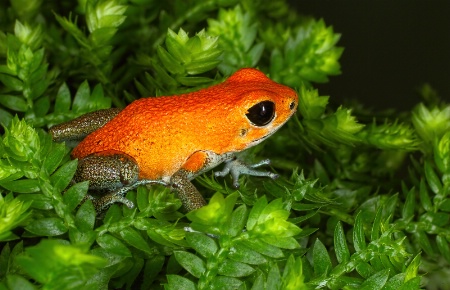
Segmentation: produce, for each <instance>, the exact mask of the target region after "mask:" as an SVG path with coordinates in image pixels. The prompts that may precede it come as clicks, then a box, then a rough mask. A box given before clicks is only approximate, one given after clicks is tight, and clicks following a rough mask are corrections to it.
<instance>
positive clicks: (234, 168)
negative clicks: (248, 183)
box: [214, 158, 278, 188]
mask: <svg viewBox="0 0 450 290" xmlns="http://www.w3.org/2000/svg"><path fill="white" fill-rule="evenodd" d="M268 164H270V160H269V159H265V160H263V161H261V162H258V163H255V164H246V163H244V162H242V161H240V160H239V159H237V158H234V159H231V160H229V161H226V163H225V166H224V168H223V169H222V171H219V172H215V173H214V175H215V176H225V175H227V174H231V177H232V178H233V186H234V187H235V188H238V187H239V175H241V174H247V175H252V176H267V177H270V178H272V179H275V178H277V177H278V174H275V173H272V172H269V171H258V170H255V168H258V167H260V166H262V165H268Z"/></svg>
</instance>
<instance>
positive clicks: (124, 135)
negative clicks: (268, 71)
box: [49, 68, 298, 211]
mask: <svg viewBox="0 0 450 290" xmlns="http://www.w3.org/2000/svg"><path fill="white" fill-rule="evenodd" d="M297 102H298V97H297V94H296V92H295V91H294V90H292V89H290V88H288V87H286V86H283V85H280V84H277V83H275V82H274V81H272V80H270V79H269V78H267V77H266V76H265V75H264V74H263V73H262V72H260V71H258V70H256V69H251V68H246V69H241V70H239V71H237V72H236V73H234V74H233V75H232V76H231V77H230V78H228V79H227V80H226V81H224V82H223V83H221V84H218V85H215V86H212V87H209V88H206V89H202V90H199V91H197V92H192V93H187V94H182V95H177V96H168V97H158V98H142V99H139V100H136V101H134V102H133V103H131V104H130V105H128V106H127V107H126V108H125V109H123V110H119V109H106V110H100V111H96V112H93V113H88V114H85V115H83V116H81V117H78V118H76V119H74V120H72V121H69V122H66V123H63V124H60V125H56V126H53V127H52V128H50V130H49V131H50V133H51V134H52V136H53V139H54V140H55V141H81V140H82V141H81V142H80V143H79V144H78V145H77V146H76V147H75V149H74V150H73V151H72V158H78V160H79V163H78V168H77V171H76V174H75V176H74V181H75V182H80V181H84V180H88V181H89V189H90V190H92V191H102V192H106V194H103V195H102V196H101V197H99V198H93V197H91V196H89V198H90V199H92V201H93V203H94V206H95V207H96V209H97V211H101V210H103V209H105V208H107V207H108V206H109V205H111V204H112V203H114V202H122V203H125V204H126V205H127V206H129V207H132V206H133V203H132V202H130V201H129V200H128V199H126V198H125V197H124V195H125V193H126V192H127V191H129V190H131V189H133V188H135V187H137V186H138V185H141V184H162V185H165V186H169V187H171V188H173V189H174V190H175V191H176V192H177V193H178V196H179V198H180V199H181V201H182V203H183V205H184V207H185V209H186V210H188V211H190V210H193V209H197V208H200V207H202V206H203V205H205V200H204V199H203V197H202V196H201V195H200V193H199V192H198V191H197V189H196V188H195V187H194V186H193V185H192V183H191V182H190V180H192V179H193V178H195V177H196V176H198V175H199V174H202V173H203V172H205V171H207V170H210V169H211V168H213V167H215V166H217V165H219V164H220V163H222V162H225V163H226V164H225V167H224V169H223V170H222V171H220V172H216V173H215V175H216V176H225V175H226V174H228V173H230V174H231V175H232V177H233V185H234V186H235V187H238V186H239V184H238V177H239V175H240V174H249V175H254V176H268V177H270V178H276V177H277V175H276V174H274V173H270V172H261V171H257V170H255V169H254V168H255V167H258V166H260V165H263V164H268V163H269V161H268V160H264V161H262V162H260V163H258V164H253V165H246V164H244V163H242V162H241V161H239V160H237V159H236V158H235V154H236V153H237V152H240V151H242V150H244V149H246V148H249V147H251V146H254V145H256V144H258V143H260V142H262V141H263V140H264V139H266V138H267V137H269V136H270V135H272V134H273V133H274V132H275V131H277V130H278V129H279V128H280V127H281V126H282V125H283V124H284V123H285V122H286V121H287V120H288V119H289V118H290V117H291V116H292V115H293V114H294V112H295V111H296V108H297Z"/></svg>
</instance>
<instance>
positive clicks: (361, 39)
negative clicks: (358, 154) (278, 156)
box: [289, 0, 450, 110]
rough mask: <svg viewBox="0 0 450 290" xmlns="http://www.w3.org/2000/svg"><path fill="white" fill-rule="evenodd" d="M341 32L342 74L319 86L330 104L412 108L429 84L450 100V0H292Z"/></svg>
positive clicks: (294, 4) (445, 98)
mask: <svg viewBox="0 0 450 290" xmlns="http://www.w3.org/2000/svg"><path fill="white" fill-rule="evenodd" d="M289 2H290V3H291V5H292V7H295V9H296V10H297V11H298V12H299V13H301V14H305V15H310V16H314V17H315V18H317V19H319V18H323V19H324V20H325V23H326V24H327V25H331V26H333V28H334V31H335V32H337V33H341V34H342V36H341V40H340V41H339V42H338V45H339V46H343V47H345V50H344V53H343V55H342V57H341V59H340V63H341V70H342V74H341V75H340V76H335V77H331V78H330V82H329V83H327V84H320V85H315V87H317V88H318V89H319V94H320V95H329V96H330V97H331V101H333V102H335V103H340V102H342V100H343V99H358V100H359V101H360V102H362V103H363V104H365V105H368V106H369V107H372V108H374V109H386V108H392V107H394V108H398V109H401V110H407V109H411V108H412V107H413V106H414V105H415V104H417V103H418V102H419V101H420V98H419V94H418V88H419V87H420V86H421V85H422V84H423V83H425V82H427V83H429V84H431V86H432V87H433V88H434V89H435V90H437V92H438V93H439V95H440V96H441V97H442V98H443V99H444V100H446V101H450V1H447V0H441V1H435V0H422V1H415V0H382V1H381V0H374V1H364V0H345V1H344V0H329V1H325V0H308V1H306V0H297V1H295V0H291V1H289Z"/></svg>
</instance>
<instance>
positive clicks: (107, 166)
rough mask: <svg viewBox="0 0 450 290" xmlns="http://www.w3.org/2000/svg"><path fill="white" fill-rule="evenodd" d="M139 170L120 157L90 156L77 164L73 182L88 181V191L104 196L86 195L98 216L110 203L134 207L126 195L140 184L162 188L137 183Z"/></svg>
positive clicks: (129, 158) (150, 182)
mask: <svg viewBox="0 0 450 290" xmlns="http://www.w3.org/2000/svg"><path fill="white" fill-rule="evenodd" d="M138 177H139V166H138V165H137V163H136V161H135V160H134V159H133V158H132V157H130V156H128V155H126V154H123V153H116V152H102V153H95V154H91V155H89V156H87V157H85V158H83V159H80V160H79V161H78V168H77V171H76V173H75V176H74V178H73V179H74V181H75V182H81V181H86V180H87V181H89V190H90V191H97V192H99V193H104V192H106V194H103V195H101V196H99V197H93V196H92V195H88V196H87V197H86V198H88V199H90V200H92V203H93V204H94V207H95V209H96V211H97V212H102V211H104V210H105V209H107V208H108V207H109V206H110V205H112V204H113V203H117V202H120V203H123V204H125V205H126V206H128V207H129V208H132V207H134V204H133V203H132V202H131V201H130V200H128V199H127V198H125V194H126V193H127V192H128V191H130V190H132V189H134V188H136V187H138V186H139V185H143V184H162V185H167V184H166V183H165V182H163V181H159V180H138Z"/></svg>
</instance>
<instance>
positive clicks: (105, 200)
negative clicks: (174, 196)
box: [86, 179, 167, 213]
mask: <svg viewBox="0 0 450 290" xmlns="http://www.w3.org/2000/svg"><path fill="white" fill-rule="evenodd" d="M146 184H160V185H164V186H167V183H165V182H163V181H161V180H147V179H142V180H138V181H136V182H135V183H133V184H132V185H129V186H124V187H122V188H119V189H116V190H114V191H113V192H110V193H108V194H106V195H103V196H101V197H98V198H96V197H93V196H92V195H87V196H86V199H90V200H91V201H92V203H93V204H94V208H95V210H96V211H97V213H101V212H103V211H105V210H106V209H108V208H109V207H110V206H111V205H112V204H114V203H122V204H124V205H126V206H127V207H128V208H134V203H133V202H132V201H131V200H129V199H127V198H126V197H125V194H126V193H127V192H128V191H130V190H133V189H135V188H136V187H138V186H139V185H146Z"/></svg>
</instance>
